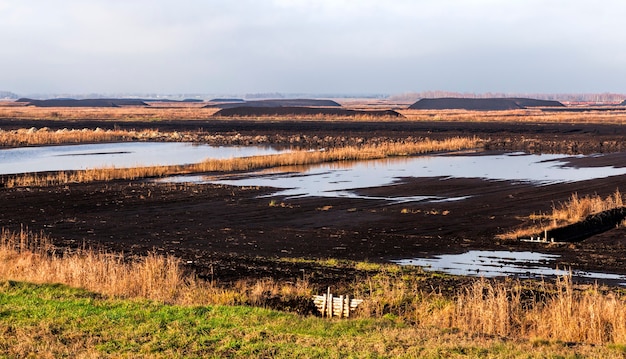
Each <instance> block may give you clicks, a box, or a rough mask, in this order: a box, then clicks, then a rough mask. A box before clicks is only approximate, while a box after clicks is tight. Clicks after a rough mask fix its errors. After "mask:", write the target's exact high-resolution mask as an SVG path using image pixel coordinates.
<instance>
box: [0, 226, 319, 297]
mask: <svg viewBox="0 0 626 359" xmlns="http://www.w3.org/2000/svg"><path fill="white" fill-rule="evenodd" d="M183 268H184V266H183V264H182V262H181V260H179V259H177V258H175V257H172V256H161V255H157V254H154V253H151V254H148V255H147V256H144V257H130V258H129V257H125V256H124V255H121V254H114V253H107V252H102V251H96V250H92V249H77V250H59V249H58V248H55V247H54V246H53V245H52V242H51V240H50V238H49V237H47V236H46V235H44V234H42V233H40V234H34V233H31V232H29V231H27V230H24V229H23V230H21V231H20V232H10V231H8V230H6V229H2V230H1V231H0V278H3V279H5V280H6V279H10V280H19V281H28V282H33V283H62V284H65V285H69V286H73V287H80V288H85V289H88V290H90V291H94V292H97V293H99V294H102V295H105V296H109V297H115V298H147V299H151V300H156V301H159V302H163V303H170V304H180V305H208V304H220V305H236V304H251V305H262V304H263V303H264V300H265V298H266V297H267V296H268V295H280V296H281V297H282V298H285V299H286V300H289V299H292V298H294V297H298V296H299V297H303V296H305V297H309V296H310V295H311V293H312V292H311V288H310V287H309V286H308V283H306V282H301V281H297V282H295V283H277V282H276V281H274V280H272V279H266V280H264V281H258V282H255V283H251V282H250V281H244V280H241V281H239V282H237V283H234V285H233V286H232V287H231V288H226V287H224V286H218V285H214V283H211V282H207V281H202V280H199V279H197V278H196V277H195V275H194V274H193V273H191V272H189V271H185V270H184V269H183Z"/></svg>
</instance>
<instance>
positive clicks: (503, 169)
mask: <svg viewBox="0 0 626 359" xmlns="http://www.w3.org/2000/svg"><path fill="white" fill-rule="evenodd" d="M571 158H572V156H570V155H558V154H540V155H529V154H523V153H504V154H502V153H498V154H484V153H476V154H463V155H459V154H445V155H430V156H419V157H407V158H392V159H384V160H370V161H358V162H345V163H325V164H320V165H313V166H306V167H304V166H302V167H287V168H280V169H277V170H276V169H272V170H264V171H257V172H252V173H247V174H245V175H238V176H213V177H201V176H190V177H184V176H182V177H175V178H171V179H169V180H170V181H176V182H210V183H220V184H228V185H235V186H269V187H274V188H276V189H277V190H276V192H275V193H274V194H273V196H285V197H287V198H295V197H307V196H320V197H348V198H362V199H372V200H385V201H391V202H395V203H400V202H411V201H452V200H462V199H463V198H464V197H455V198H446V197H440V196H410V197H372V196H365V195H360V194H358V193H357V192H358V191H357V190H358V189H362V188H371V187H379V186H387V185H391V184H394V183H396V182H398V181H401V180H402V179H403V178H407V177H416V178H419V177H441V178H443V179H445V178H483V179H486V180H510V181H514V182H527V183H534V184H537V185H546V184H550V183H560V182H575V181H582V180H588V179H594V178H602V177H608V176H613V175H622V174H626V168H623V167H622V168H616V167H613V166H603V167H580V168H577V167H572V166H569V165H568V164H569V161H568V159H571Z"/></svg>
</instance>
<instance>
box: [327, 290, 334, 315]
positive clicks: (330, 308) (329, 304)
mask: <svg viewBox="0 0 626 359" xmlns="http://www.w3.org/2000/svg"><path fill="white" fill-rule="evenodd" d="M326 300H327V301H328V302H327V303H326V310H327V315H328V317H329V318H332V317H333V295H332V294H330V287H328V291H327V292H326Z"/></svg>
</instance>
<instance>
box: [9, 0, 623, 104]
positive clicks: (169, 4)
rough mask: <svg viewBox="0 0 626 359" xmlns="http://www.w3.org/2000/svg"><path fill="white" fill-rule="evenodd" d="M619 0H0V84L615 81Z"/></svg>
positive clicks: (539, 87)
mask: <svg viewBox="0 0 626 359" xmlns="http://www.w3.org/2000/svg"><path fill="white" fill-rule="evenodd" d="M624 19H626V1H624V0H603V1H589V0H584V1H583V0H413V1H410V0H385V1H383V0H379V1H374V0H359V1H357V0H236V1H235V0H178V1H172V0H167V1H164V0H87V1H86V0H0V44H1V45H0V90H5V91H12V92H15V93H18V94H29V93H75V94H79V93H223V94H241V93H259V92H281V93H325V94H373V93H375V94H399V93H407V92H421V91H428V90H444V91H456V92H474V93H485V92H504V93H593V92H596V93H599V92H613V93H626V66H625V65H626V21H625V20H624Z"/></svg>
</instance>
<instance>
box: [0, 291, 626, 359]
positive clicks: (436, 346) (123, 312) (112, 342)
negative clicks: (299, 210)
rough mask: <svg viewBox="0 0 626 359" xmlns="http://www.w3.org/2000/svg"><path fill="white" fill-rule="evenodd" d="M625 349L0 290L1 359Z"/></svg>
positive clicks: (515, 354)
mask: <svg viewBox="0 0 626 359" xmlns="http://www.w3.org/2000/svg"><path fill="white" fill-rule="evenodd" d="M625 349H626V348H625V347H623V346H617V345H613V346H598V347H595V346H588V345H572V344H570V343H564V342H549V341H545V340H534V341H521V342H520V341H517V342H516V341H511V340H507V339H505V338H498V337H487V336H484V337H475V336H469V335H465V334H463V333H460V332H459V331H456V330H447V329H438V328H435V327H430V328H417V327H413V326H407V325H405V324H403V322H402V321H399V320H396V319H395V318H394V317H385V318H379V319H354V320H325V319H321V318H316V317H301V316H298V315H295V314H289V313H281V312H276V311H271V310H267V309H261V308H253V307H243V306H172V305H165V304H158V303H156V302H151V301H147V300H114V299H103V298H101V297H100V296H99V295H97V294H94V293H91V292H88V291H85V290H80V289H72V288H69V287H66V286H62V285H35V284H28V283H23V282H12V281H5V282H1V283H0V356H3V357H42V358H47V357H48V358H57V357H77V358H81V357H83V358H87V357H88V358H98V357H133V358H141V357H145V358H178V357H180V358H182V357H206V358H211V357H216V358H217V357H235V358H239V357H241V358H243V357H263V358H297V357H299V358H315V357H319V358H329V357H330V358H338V357H355V358H384V357H407V358H414V357H421V358H442V357H444V358H461V357H476V358H479V357H480V358H546V357H551V358H582V357H594V358H623V356H624V355H626V351H625Z"/></svg>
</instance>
